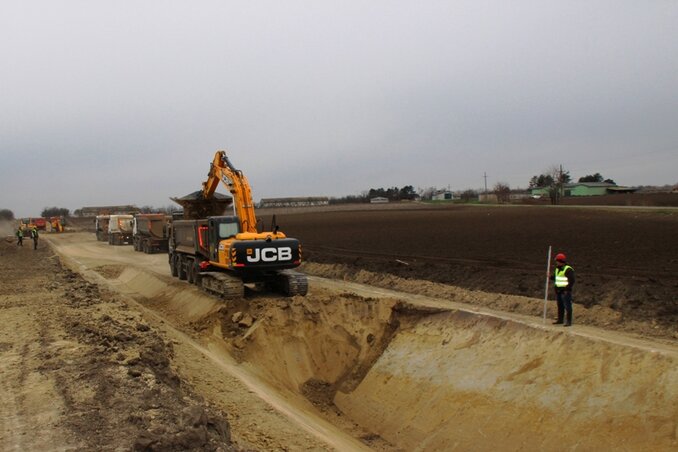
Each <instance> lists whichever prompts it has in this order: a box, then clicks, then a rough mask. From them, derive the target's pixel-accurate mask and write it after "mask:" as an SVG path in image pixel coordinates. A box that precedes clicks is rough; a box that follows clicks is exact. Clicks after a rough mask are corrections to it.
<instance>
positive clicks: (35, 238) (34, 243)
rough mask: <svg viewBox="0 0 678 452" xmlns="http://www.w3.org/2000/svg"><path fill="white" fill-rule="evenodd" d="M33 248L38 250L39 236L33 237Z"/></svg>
mask: <svg viewBox="0 0 678 452" xmlns="http://www.w3.org/2000/svg"><path fill="white" fill-rule="evenodd" d="M33 249H34V250H37V249H38V238H37V237H33Z"/></svg>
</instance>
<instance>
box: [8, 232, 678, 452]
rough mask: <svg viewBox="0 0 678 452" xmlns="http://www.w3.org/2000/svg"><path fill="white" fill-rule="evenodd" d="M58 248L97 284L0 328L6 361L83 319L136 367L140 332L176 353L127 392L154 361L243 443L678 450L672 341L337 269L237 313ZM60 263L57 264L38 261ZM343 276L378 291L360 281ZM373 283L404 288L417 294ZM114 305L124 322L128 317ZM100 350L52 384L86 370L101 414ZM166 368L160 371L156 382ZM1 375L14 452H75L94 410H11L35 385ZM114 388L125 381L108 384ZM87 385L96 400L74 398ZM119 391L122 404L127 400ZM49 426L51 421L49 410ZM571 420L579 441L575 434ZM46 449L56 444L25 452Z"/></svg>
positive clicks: (160, 277) (171, 281)
mask: <svg viewBox="0 0 678 452" xmlns="http://www.w3.org/2000/svg"><path fill="white" fill-rule="evenodd" d="M46 241H48V242H49V243H50V244H51V245H52V247H53V249H54V251H55V252H56V253H58V256H59V258H60V259H61V261H62V262H63V265H64V266H67V267H68V268H70V269H72V270H75V271H77V272H78V273H79V274H81V275H83V278H84V279H80V276H77V277H76V278H77V280H78V281H81V283H78V284H75V285H71V284H69V283H68V280H69V279H70V277H65V279H64V280H63V281H62V280H61V279H59V280H58V281H57V282H58V284H57V285H56V286H55V288H54V290H55V291H60V292H59V293H60V295H59V298H58V300H60V303H61V305H64V306H66V308H67V309H66V308H63V307H62V306H61V305H58V306H59V308H60V309H57V308H54V309H52V308H50V309H52V310H50V311H47V312H41V311H38V308H39V306H38V307H36V305H35V304H25V305H23V306H11V308H10V309H11V310H8V311H7V312H3V311H0V313H1V314H0V315H4V317H3V318H2V319H1V320H3V321H4V322H5V323H7V324H8V325H9V326H8V327H7V328H8V329H7V330H0V331H3V336H2V339H0V342H4V343H8V344H11V347H10V349H9V350H12V349H13V348H14V345H13V342H12V341H13V340H14V341H15V342H17V341H18V342H22V343H23V342H31V341H30V334H29V333H30V331H31V328H33V327H34V325H40V323H39V322H38V321H37V320H36V319H34V318H32V317H31V316H32V315H34V314H36V313H37V314H39V315H40V317H41V318H42V317H45V318H48V317H50V316H51V317H54V318H58V319H60V322H61V324H65V325H71V324H72V322H73V320H68V319H70V318H71V317H72V316H76V317H75V321H77V322H79V323H84V322H87V323H86V325H87V326H88V330H86V332H87V333H88V334H93V335H94V337H95V338H98V337H99V336H97V335H96V334H97V333H98V332H99V331H104V332H106V334H105V336H106V337H105V339H106V340H107V341H108V342H109V343H110V344H112V345H113V346H115V347H118V349H119V351H118V353H120V352H121V351H122V353H123V354H124V353H125V351H126V350H127V348H121V347H123V346H124V347H133V346H134V344H143V343H144V342H143V341H144V339H143V336H142V334H154V335H157V336H158V338H159V341H160V342H162V344H164V345H165V350H166V352H160V353H159V354H156V355H155V356H158V355H159V357H158V358H157V359H156V358H154V359H153V360H151V359H148V360H146V359H145V356H146V355H144V354H143V353H142V351H141V350H140V351H139V352H138V353H137V354H138V357H139V358H140V360H141V361H139V362H136V361H135V360H134V358H136V357H137V354H135V355H134V356H131V357H129V358H126V360H124V361H123V363H125V362H127V363H129V364H131V367H130V366H129V365H128V366H125V367H124V368H123V373H122V375H121V376H122V377H124V381H132V382H134V381H136V380H137V379H141V380H144V381H146V380H145V379H146V371H145V370H142V369H138V371H139V372H141V375H140V376H136V377H135V375H136V372H134V371H135V370H137V369H136V367H135V366H136V365H137V364H141V363H147V364H143V365H144V366H148V367H149V368H151V369H153V370H154V373H153V375H155V377H154V378H155V380H160V381H161V382H163V381H167V382H168V383H167V385H168V386H170V388H171V387H172V384H173V383H172V381H175V379H174V377H167V378H165V377H164V376H167V375H174V376H175V377H176V379H178V382H179V385H178V386H179V388H180V389H182V390H185V391H186V392H185V394H187V395H185V397H187V398H188V399H190V398H191V397H192V396H191V395H190V394H199V396H195V399H196V400H198V403H197V405H201V404H202V405H204V406H205V411H206V412H208V413H217V414H218V413H222V418H223V419H225V420H227V421H228V423H229V424H230V437H231V441H232V443H233V444H235V445H236V447H241V448H246V449H260V450H327V449H334V450H342V451H343V450H368V449H371V450H384V451H391V450H415V449H417V450H450V449H459V450H490V449H491V450H524V449H525V448H526V447H533V448H538V449H544V450H562V449H581V450H595V449H605V448H612V449H617V448H627V449H632V450H653V451H654V450H674V449H675V447H676V444H678V443H677V441H678V424H676V419H678V418H677V417H676V414H678V411H676V403H675V401H676V400H677V398H678V386H677V384H676V382H678V378H676V376H677V372H678V366H677V365H676V362H678V361H677V360H678V350H677V349H676V347H675V340H673V341H670V340H668V339H667V340H665V341H656V340H654V341H648V340H642V339H637V338H630V337H629V336H628V335H625V334H617V333H613V332H610V331H606V330H602V329H600V328H594V327H590V326H586V325H582V324H581V323H584V322H581V323H576V324H575V326H574V327H572V328H562V327H557V326H552V325H550V324H546V325H544V324H543V323H542V322H541V318H540V316H539V315H538V314H539V312H541V306H542V303H541V301H540V300H539V298H528V297H523V296H517V295H502V294H493V293H489V292H478V291H470V290H468V289H463V288H459V287H454V286H449V285H443V284H439V283H432V282H430V281H424V280H413V279H402V278H398V277H395V276H393V275H389V274H385V273H372V272H367V271H365V270H358V271H356V269H355V267H344V266H342V265H338V264H318V263H310V264H309V265H308V266H307V268H308V269H309V270H312V271H313V272H316V271H318V272H320V271H328V272H332V271H334V272H337V275H336V276H337V278H338V279H323V278H318V277H311V280H310V289H309V294H308V295H307V296H306V297H293V298H285V297H281V296H276V295H274V294H267V293H259V292H256V291H255V290H248V291H247V296H246V298H245V299H242V300H235V301H228V302H224V301H223V300H220V299H218V298H215V297H213V296H210V295H208V294H206V293H204V292H202V291H201V290H199V289H198V288H197V287H195V286H192V285H189V284H187V283H186V282H184V281H179V280H178V279H177V278H172V277H171V276H170V275H169V266H168V265H167V256H166V255H160V254H156V255H146V254H143V253H136V252H134V251H133V250H132V249H131V247H110V246H108V245H107V244H105V243H101V242H97V241H96V240H95V239H94V235H93V234H91V233H74V234H60V235H50V236H46ZM8 246H9V248H12V247H13V245H8ZM9 248H8V251H11V249H9ZM38 251H41V250H38ZM25 252H29V253H30V252H32V250H30V249H27V250H15V253H14V254H11V253H9V252H8V253H6V254H3V255H0V262H2V263H3V265H4V266H6V267H7V268H9V267H11V266H13V265H18V264H17V263H16V260H17V259H21V258H23V257H30V254H29V255H28V256H25V255H26V253H25ZM56 259H57V258H56V257H55V256H54V255H52V254H51V253H50V252H46V253H45V254H43V255H42V256H41V258H40V261H41V262H42V261H45V262H48V261H56ZM45 265H46V264H45ZM401 265H402V264H401ZM3 269H4V268H3ZM59 272H60V270H58V268H57V269H56V270H55V269H54V268H53V267H51V266H47V265H46V266H44V267H43V266H39V265H37V264H35V269H34V271H33V273H29V272H28V271H26V270H24V274H26V275H27V276H26V277H25V279H23V280H22V283H23V285H24V286H25V287H26V290H25V294H29V295H30V294H32V293H35V294H37V295H38V298H39V299H41V300H42V298H44V294H43V293H44V292H45V290H46V289H44V287H49V286H48V285H47V284H45V283H44V279H45V278H47V279H49V277H51V276H52V274H58V273H59ZM67 274H69V273H68V272H67ZM344 278H347V279H351V278H355V279H358V280H364V281H365V282H370V283H374V284H373V285H372V286H363V285H358V284H352V283H348V282H344V281H342V279H344ZM374 285H381V286H389V287H390V288H395V289H398V288H399V287H400V286H402V287H404V288H407V291H395V290H387V289H378V288H375V287H374ZM62 290H63V292H61V291H62ZM415 292H416V293H415ZM92 293H99V294H108V295H101V296H100V298H101V299H102V300H107V301H106V303H98V304H94V305H93V306H90V305H89V302H85V301H86V300H88V298H94V299H98V297H99V295H97V296H96V297H93V296H92ZM426 294H429V295H432V296H433V297H431V296H429V297H427V296H425V295H426ZM4 296H5V292H3V298H2V299H1V300H2V301H3V303H4V302H5V300H6V299H7V300H8V302H9V301H11V300H12V299H11V298H9V297H8V298H4ZM31 296H32V295H31ZM109 297H110V298H109ZM69 300H73V301H69ZM113 300H115V301H116V303H113V302H112V301H113ZM55 301H56V300H55ZM70 303H74V304H75V305H77V308H75V307H73V308H71V307H70ZM479 305H480V306H479ZM50 306H54V302H52V304H51V305H50ZM482 306H495V307H497V308H499V309H502V310H516V309H519V307H520V306H529V307H530V309H531V310H532V311H531V312H529V315H527V316H526V315H520V314H514V313H505V312H499V311H491V310H489V309H486V308H484V307H482ZM516 306H518V308H517V307H516ZM116 307H119V308H120V310H121V312H122V314H117V313H116V312H117V311H116V309H117V308H116ZM97 308H98V309H99V311H97V310H96V309H97ZM111 308H116V309H111ZM551 309H552V306H551ZM81 311H82V312H81ZM578 312H579V317H577V319H580V320H582V321H586V322H588V321H590V319H591V318H596V317H600V318H602V317H607V316H609V318H612V319H614V318H615V316H614V315H615V312H614V311H613V310H611V309H610V308H602V307H595V309H594V308H591V309H588V308H585V307H583V306H580V307H579V310H578ZM550 313H551V314H552V311H551V312H550ZM45 314H47V315H45ZM77 316H82V317H77ZM108 317H110V318H111V319H112V320H115V322H110V321H109V320H108ZM17 318H18V319H23V318H25V319H26V320H25V321H23V322H21V323H20V324H19V325H16V326H14V327H13V325H12V323H11V322H12V321H13V320H12V319H17ZM587 319H588V320H587ZM124 320H129V322H130V326H131V327H132V330H131V331H129V332H128V331H127V330H124V331H123V333H124V334H128V335H129V336H130V338H131V339H130V340H128V341H124V342H122V343H121V344H118V342H116V341H117V340H116V341H114V339H115V335H116V334H117V333H118V332H119V331H118V329H115V330H114V331H110V332H108V330H107V325H108V324H109V323H114V324H115V325H118V323H120V324H123V323H124ZM125 324H126V323H125ZM138 325H141V326H140V327H139V326H138ZM47 326H48V327H49V328H43V329H40V331H43V330H45V329H48V330H50V331H51V330H52V329H53V330H55V331H58V330H59V323H57V322H55V325H51V324H48V325H47ZM644 326H647V325H644ZM12 327H13V329H12V331H11V332H10V331H9V328H12ZM146 328H148V331H143V330H146ZM63 329H65V328H63ZM92 331H93V332H94V333H92ZM27 332H29V333H27ZM12 335H13V336H12ZM14 336H15V337H16V340H15V339H14ZM77 337H79V336H76V338H77ZM86 337H89V336H86ZM126 337H127V336H120V337H119V339H123V338H126ZM111 338H113V339H111ZM97 341H98V339H97ZM128 342H129V344H128ZM48 343H49V341H48ZM95 343H96V342H95ZM87 344H89V343H86V344H85V345H87ZM101 347H102V348H87V349H84V348H83V349H82V353H86V354H87V359H85V360H81V359H79V353H80V350H81V349H80V348H74V347H60V348H53V349H52V350H51V354H50V358H48V359H47V361H48V362H57V363H66V365H65V366H64V365H62V364H58V365H57V366H55V369H54V372H59V371H63V367H68V365H69V363H71V362H72V363H73V365H74V366H77V367H78V372H79V373H77V374H74V375H72V376H71V380H72V381H73V382H74V383H73V388H74V389H72V391H73V392H74V393H75V394H79V397H80V398H79V399H78V398H77V397H73V398H74V399H76V400H78V401H79V400H82V399H84V400H90V399H87V398H86V397H87V394H88V393H87V392H86V388H87V385H86V384H85V383H83V382H86V380H85V378H84V376H83V375H88V373H89V371H88V369H89V368H88V367H87V365H88V362H90V361H91V362H95V361H96V360H97V359H98V357H99V356H98V355H102V356H106V344H101ZM116 357H117V355H114V356H113V358H116ZM162 357H167V358H168V360H167V361H165V359H163V358H162ZM13 359H14V355H13V354H11V353H5V351H0V363H1V364H2V366H1V367H0V369H4V368H6V367H7V366H5V364H7V365H8V366H15V363H14V361H12V360H13ZM38 361H40V362H38ZM42 361H45V357H44V356H41V357H36V359H35V365H36V366H40V365H41V364H42ZM155 362H162V363H163V364H162V366H160V367H159V368H158V369H157V370H156V367H154V364H153V363H155ZM166 362H167V365H165V364H164V363H166ZM563 363H566V365H563ZM122 365H124V364H121V366H122ZM81 369H82V370H81ZM130 370H131V371H132V374H130ZM80 372H82V374H83V375H81V374H80ZM155 372H157V373H155ZM46 375H47V376H50V375H51V374H50V373H47V374H46ZM158 375H159V377H158ZM69 376H70V375H69ZM114 376H115V375H114ZM3 377H5V378H4V385H5V387H6V388H8V390H3V391H2V397H3V399H2V400H3V403H4V404H5V406H9V407H10V408H9V409H8V410H7V413H10V414H11V415H10V416H6V415H5V417H3V421H5V420H6V419H7V420H8V421H7V422H13V423H12V425H11V427H9V428H6V427H5V425H6V424H3V427H2V436H1V441H2V442H1V443H0V447H2V448H3V449H7V448H9V449H12V448H23V449H26V448H27V449H36V448H41V447H40V446H42V445H44V444H45V443H46V438H50V440H52V441H53V442H54V443H55V444H66V445H68V444H72V443H71V442H66V441H63V440H61V438H62V437H66V435H67V434H68V432H70V430H68V429H67V428H61V429H60V427H58V426H59V425H61V424H60V423H59V420H60V416H61V417H68V416H70V415H71V414H70V413H71V412H74V413H78V412H79V410H80V405H78V404H77V403H73V404H72V405H69V406H64V407H63V408H62V406H63V403H61V402H60V398H59V394H58V393H56V392H49V391H43V392H41V393H38V394H36V395H35V398H34V399H31V400H32V401H33V403H25V402H24V401H23V400H20V401H19V403H14V405H11V403H10V402H12V400H13V399H12V397H14V398H17V397H18V398H20V397H21V396H17V394H23V393H22V387H23V386H22V385H25V379H24V380H22V378H23V377H22V376H21V372H15V373H13V374H3ZM101 381H102V382H103V381H106V382H109V381H110V382H111V384H112V385H115V384H116V380H115V379H113V378H112V377H111V376H108V375H106V376H105V378H104V377H102V379H101ZM22 382H23V383H22ZM76 383H77V385H76ZM76 386H77V388H76ZM100 386H103V384H101V385H100ZM114 387H116V388H117V386H114ZM80 388H83V391H85V393H84V394H80V393H79V392H78V390H79V389H80ZM119 392H123V393H125V391H124V390H117V389H116V391H115V393H116V394H117V393H119ZM167 392H168V393H170V394H171V392H170V391H167ZM163 393H164V392H161V394H160V395H158V396H156V395H155V394H154V395H153V397H151V398H149V399H146V400H147V403H150V404H153V406H156V405H160V406H159V407H158V409H161V408H162V407H164V406H165V403H166V402H162V400H163V399H162V394H163ZM6 394H9V395H6ZM125 394H126V393H125ZM6 400H7V401H8V402H5V401H6ZM156 400H160V401H161V402H160V403H156ZM181 400H184V401H186V399H185V398H182V399H181ZM200 401H202V402H200ZM94 402H98V400H96V399H95V400H94ZM94 402H92V401H91V400H90V403H94ZM36 403H38V404H40V406H49V407H52V406H56V407H57V411H56V413H57V414H53V416H54V418H55V419H56V421H54V422H51V423H49V422H48V423H45V422H42V423H41V425H42V429H43V430H40V431H38V430H37V429H36V427H34V426H35V425H37V424H38V422H33V423H30V422H26V421H25V419H26V416H28V414H26V413H29V414H30V413H34V411H31V410H30V409H29V407H34V406H35V405H36ZM135 403H137V400H136V399H133V400H128V399H127V398H126V397H121V398H120V407H118V406H117V405H116V406H115V407H114V408H108V407H107V410H108V409H112V410H113V411H115V409H118V408H120V410H125V408H123V406H127V408H126V409H127V410H129V411H131V412H134V410H135V406H136V405H135ZM167 404H168V406H172V405H171V404H170V403H169V402H167ZM71 406H72V407H73V408H72V409H71ZM100 411H104V410H99V412H100ZM35 416H42V417H41V419H45V418H46V417H45V416H44V410H43V411H39V412H37V414H36V415H35ZM76 416H77V414H76ZM34 418H35V417H33V418H32V419H34ZM78 419H79V420H80V424H79V426H80V427H79V428H80V429H81V430H79V431H81V432H85V431H86V432H88V434H89V435H91V436H92V437H93V438H92V439H89V441H91V443H89V444H94V446H89V447H88V446H87V444H83V445H82V446H81V447H77V448H84V449H92V450H93V449H101V448H104V449H106V448H108V447H107V446H101V444H103V443H104V441H108V440H109V439H110V438H109V437H106V436H103V435H105V434H106V432H107V431H106V430H101V429H100V430H97V429H98V428H99V427H98V425H100V423H99V418H98V417H96V416H93V415H92V416H81V417H80V418H78ZM163 419H164V418H163ZM128 422H129V421H128ZM563 422H565V423H567V425H568V428H567V429H563V428H562V425H563ZM129 423H131V424H133V423H132V422H129ZM167 423H168V425H167V428H168V429H172V428H179V427H180V426H181V425H183V424H182V423H181V420H180V419H179V417H178V416H175V418H174V419H173V420H172V419H170V418H168V419H167ZM133 428H134V426H133V425H131V426H130V425H124V422H123V423H122V424H120V426H119V429H120V431H121V432H123V433H126V432H132V433H130V435H129V436H133V435H134V433H133V432H134V431H133V430H129V429H133ZM8 431H11V432H12V436H10V434H9V433H6V432H8ZM76 431H78V430H76ZM99 435H101V437H99V438H98V439H97V437H98V436H99ZM32 436H36V437H37V438H41V440H42V442H29V441H28V440H24V442H19V441H20V440H17V439H16V438H17V437H20V438H21V437H26V438H30V437H32ZM170 437H172V438H173V437H174V436H172V435H170ZM76 438H77V436H76ZM5 444H7V445H8V446H5ZM15 444H18V446H15ZM112 444H113V447H111V448H115V447H117V446H119V447H120V448H122V449H125V446H124V445H123V444H122V443H118V442H116V440H115V439H114V440H113V442H112ZM43 448H44V447H43ZM56 448H60V446H57V447H56ZM61 448H67V447H66V446H63V447H61ZM74 448H75V446H74Z"/></svg>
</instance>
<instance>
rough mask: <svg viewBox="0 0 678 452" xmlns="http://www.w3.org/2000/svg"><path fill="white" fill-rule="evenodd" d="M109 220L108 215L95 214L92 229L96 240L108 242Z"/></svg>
mask: <svg viewBox="0 0 678 452" xmlns="http://www.w3.org/2000/svg"><path fill="white" fill-rule="evenodd" d="M110 220H111V216H110V215H97V216H96V217H95V218H94V229H95V231H96V235H97V240H99V241H100V242H108V223H109V222H110Z"/></svg>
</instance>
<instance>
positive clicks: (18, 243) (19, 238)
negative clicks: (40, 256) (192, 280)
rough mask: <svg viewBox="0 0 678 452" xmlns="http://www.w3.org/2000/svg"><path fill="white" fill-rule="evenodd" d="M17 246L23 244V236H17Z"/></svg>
mask: <svg viewBox="0 0 678 452" xmlns="http://www.w3.org/2000/svg"><path fill="white" fill-rule="evenodd" d="M16 245H17V246H24V238H23V237H18V240H17V242H16Z"/></svg>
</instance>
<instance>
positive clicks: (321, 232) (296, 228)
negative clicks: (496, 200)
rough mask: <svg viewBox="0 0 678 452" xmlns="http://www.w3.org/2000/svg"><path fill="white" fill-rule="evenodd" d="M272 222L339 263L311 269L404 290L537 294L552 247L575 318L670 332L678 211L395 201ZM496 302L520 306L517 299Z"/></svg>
mask: <svg viewBox="0 0 678 452" xmlns="http://www.w3.org/2000/svg"><path fill="white" fill-rule="evenodd" d="M277 220H278V223H279V224H280V225H281V230H283V231H284V232H285V233H286V234H287V235H289V236H292V237H296V238H298V239H300V241H301V243H302V244H303V246H304V251H305V253H304V257H305V259H306V260H307V261H309V262H312V263H319V264H331V265H336V264H339V265H340V266H341V267H340V268H339V269H333V270H332V269H331V270H329V271H328V272H325V271H319V273H317V274H320V275H328V276H329V275H332V276H335V277H337V276H338V277H342V278H347V279H349V280H350V279H354V278H355V277H356V275H357V274H358V272H360V271H367V272H371V273H372V274H378V275H383V274H388V275H393V276H396V277H398V278H400V279H399V281H400V282H401V283H402V282H403V281H404V280H411V281H412V284H410V288H409V290H412V291H414V292H417V293H418V292H419V291H421V290H422V287H421V285H420V284H419V283H418V281H421V280H426V281H431V282H434V283H440V284H444V285H447V286H455V287H458V288H464V289H471V290H475V291H483V292H489V293H500V294H508V295H520V296H525V297H529V298H537V299H539V298H541V299H543V297H544V288H545V273H546V260H547V259H546V258H547V251H548V246H549V245H552V246H553V249H554V254H555V253H556V252H558V251H562V252H565V253H566V254H567V255H568V256H569V262H570V264H571V265H572V266H573V267H574V268H575V271H576V275H577V283H576V286H575V290H574V301H575V304H576V305H577V306H576V307H575V319H576V318H577V316H578V315H581V313H583V312H584V311H583V310H582V307H585V308H589V309H590V310H596V309H601V310H602V311H606V312H607V311H608V310H612V311H614V313H615V315H614V316H613V317H609V316H605V317H604V318H601V319H600V322H598V323H596V324H599V325H605V324H607V323H610V322H612V323H614V324H615V325H616V326H618V327H620V328H621V329H625V328H626V326H629V328H630V329H631V330H634V331H638V328H637V323H638V322H641V323H647V324H648V325H649V326H650V328H649V329H646V330H645V331H644V333H647V334H650V335H656V334H658V335H661V336H669V337H672V336H673V333H674V332H676V325H677V324H678V295H677V293H678V274H676V272H675V267H676V264H677V263H678V256H677V255H676V250H677V249H678V234H676V231H677V230H678V211H677V210H659V211H656V210H628V209H624V210H610V209H593V208H576V207H571V208H550V207H539V206H535V207H528V206H523V207H521V206H506V207H499V206H493V207H483V206H450V207H431V208H429V209H421V208H417V209H409V208H407V207H406V206H401V209H400V210H397V209H391V210H377V211H370V210H359V211H354V212H350V211H348V212H345V211H341V212H337V211H322V212H321V211H316V212H310V213H305V214H293V215H292V214H290V215H279V216H278V218H277ZM315 269H317V267H314V270H311V268H308V270H307V271H316V270H315ZM377 279H379V278H369V283H370V284H374V283H376V280H377ZM357 280H362V281H366V280H365V278H363V277H358V279H357ZM386 284H387V285H390V284H392V280H391V279H386ZM398 287H400V288H401V289H406V287H405V286H404V285H403V284H400V285H399V286H398ZM448 292H449V290H448ZM549 296H550V298H551V299H553V294H552V293H551V294H550V295H549ZM495 307H497V308H500V309H507V310H509V311H518V312H525V310H524V309H523V308H522V306H521V305H517V306H515V307H511V306H510V305H502V306H495ZM615 317H616V318H615ZM655 327H656V328H655Z"/></svg>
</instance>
